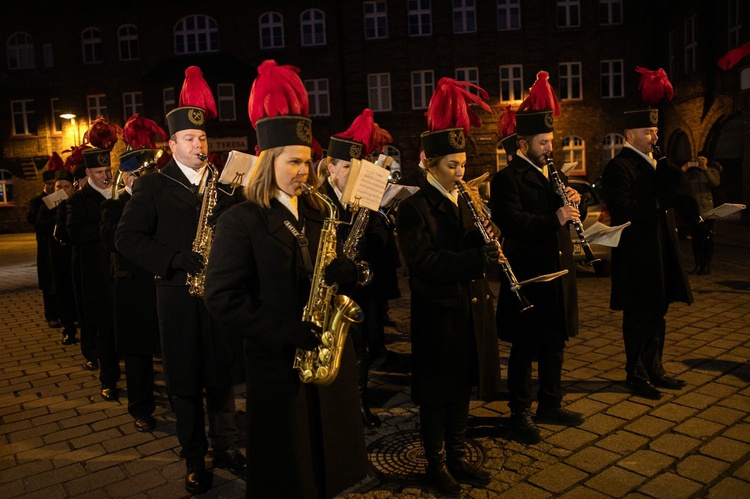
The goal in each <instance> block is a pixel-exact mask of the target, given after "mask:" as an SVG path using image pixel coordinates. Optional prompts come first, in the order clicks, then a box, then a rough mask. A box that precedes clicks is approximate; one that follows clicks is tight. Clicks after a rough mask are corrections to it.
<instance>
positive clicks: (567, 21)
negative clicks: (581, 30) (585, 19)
mask: <svg viewBox="0 0 750 499" xmlns="http://www.w3.org/2000/svg"><path fill="white" fill-rule="evenodd" d="M580 3H581V2H580V0H557V27H558V28H577V27H579V26H580V25H581V5H580Z"/></svg>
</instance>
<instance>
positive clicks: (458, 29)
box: [452, 0, 477, 35]
mask: <svg viewBox="0 0 750 499" xmlns="http://www.w3.org/2000/svg"><path fill="white" fill-rule="evenodd" d="M469 4H471V5H469ZM452 17H453V33H454V34H457V35H462V34H465V33H476V32H477V2H476V0H453V11H452ZM470 24H471V26H470Z"/></svg>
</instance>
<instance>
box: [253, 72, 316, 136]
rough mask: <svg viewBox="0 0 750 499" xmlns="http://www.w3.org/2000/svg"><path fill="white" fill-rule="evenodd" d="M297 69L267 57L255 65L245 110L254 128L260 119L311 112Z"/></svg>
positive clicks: (303, 114)
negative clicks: (281, 64) (255, 70)
mask: <svg viewBox="0 0 750 499" xmlns="http://www.w3.org/2000/svg"><path fill="white" fill-rule="evenodd" d="M297 73H299V68H297V67H295V66H289V65H286V66H279V65H278V64H276V61H274V60H273V59H269V60H266V61H263V62H262V63H261V65H260V66H258V76H257V77H256V78H255V81H254V82H253V86H252V87H251V89H250V98H249V99H248V102H247V112H248V115H249V116H250V123H252V125H253V127H254V126H255V123H256V122H257V121H258V120H259V119H261V118H272V117H274V116H279V115H287V114H296V115H302V116H307V115H308V114H309V113H310V104H309V102H308V97H307V90H306V89H305V85H304V83H302V80H301V79H300V77H299V75H298V74H297Z"/></svg>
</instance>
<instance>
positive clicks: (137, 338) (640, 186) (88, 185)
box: [27, 61, 711, 498]
mask: <svg viewBox="0 0 750 499" xmlns="http://www.w3.org/2000/svg"><path fill="white" fill-rule="evenodd" d="M297 73H298V70H297V68H294V67H292V66H282V65H278V64H277V63H276V62H274V61H265V62H264V63H263V64H261V66H259V68H258V76H257V78H256V79H255V81H254V82H253V85H252V90H251V95H250V101H249V103H248V110H249V115H250V121H251V124H252V126H253V127H254V129H255V132H256V137H257V146H256V149H255V151H256V154H257V160H256V161H255V163H254V165H253V167H252V170H251V171H250V173H249V179H248V180H247V181H246V182H244V183H237V182H232V181H229V182H224V181H222V180H221V178H220V173H221V172H220V168H218V167H217V166H216V165H215V164H214V163H213V162H212V161H211V158H212V156H211V155H210V151H208V139H207V134H206V131H207V129H208V128H209V127H207V124H208V123H209V122H210V120H211V119H212V118H214V117H215V116H216V104H215V102H214V101H213V97H212V95H211V91H210V88H209V87H208V85H207V84H206V82H205V80H204V79H203V75H202V73H201V71H200V69H199V68H197V67H190V68H188V69H187V70H186V73H185V76H186V78H185V84H184V86H183V89H182V93H181V95H180V104H179V107H178V108H176V109H174V110H173V111H171V112H170V113H169V114H168V115H167V116H166V121H167V125H168V129H169V130H168V133H166V132H164V131H163V130H162V129H160V128H159V126H158V125H157V124H156V123H155V122H153V121H151V120H149V119H147V118H144V117H142V116H138V115H134V116H133V117H131V118H130V119H128V121H127V123H125V125H124V126H123V127H122V128H121V127H119V126H117V125H115V124H113V123H109V122H107V121H106V120H105V119H103V118H100V119H97V120H96V121H95V122H94V123H93V124H92V125H91V127H90V129H89V131H88V132H87V134H86V136H85V140H84V144H82V145H81V146H78V147H74V148H71V150H68V151H64V152H65V153H69V155H68V157H67V159H66V160H65V161H64V162H63V160H62V159H61V157H60V156H59V155H57V154H53V156H52V157H51V158H50V163H49V169H48V170H47V171H45V172H44V173H43V180H44V189H43V192H42V193H40V195H39V196H37V197H36V198H34V199H33V200H32V201H31V202H30V203H29V210H28V216H27V218H28V221H29V222H30V223H32V224H33V225H34V227H35V229H36V234H37V243H38V245H37V247H38V255H37V256H38V270H39V284H40V288H41V289H42V293H43V298H44V300H43V303H44V315H45V319H46V320H47V322H48V324H49V326H50V327H54V328H62V339H61V341H62V344H63V345H65V346H66V347H73V346H75V345H79V347H80V351H81V354H82V356H83V359H84V363H83V368H84V369H87V370H90V371H92V372H96V371H98V376H99V380H100V382H101V392H100V395H101V397H102V398H103V399H104V400H107V401H117V400H119V386H118V383H120V381H121V376H122V373H121V364H122V365H123V366H124V372H125V381H126V384H127V399H128V400H127V406H128V412H129V413H130V414H131V416H132V417H133V420H134V425H135V429H136V430H137V431H141V432H150V431H153V430H154V428H155V426H156V420H155V418H154V412H155V410H156V400H155V397H154V356H160V357H161V359H162V361H163V368H164V375H165V378H166V383H167V391H168V396H169V404H170V408H171V410H172V411H173V412H174V414H175V417H176V433H177V437H178V439H179V443H180V455H181V457H182V458H184V460H185V488H186V490H187V492H189V493H192V494H200V493H203V492H206V491H207V490H209V489H210V488H211V487H212V482H213V473H212V472H211V470H210V469H207V467H206V457H207V456H209V455H210V457H211V459H212V462H213V465H214V467H220V468H225V469H227V470H229V471H230V472H231V473H233V474H235V475H237V476H240V477H242V478H244V479H245V480H246V485H247V496H248V497H284V498H287V497H288V498H304V497H310V498H324V497H326V498H328V497H333V496H335V495H337V494H338V493H340V492H342V491H343V490H345V489H347V488H349V487H351V486H353V485H354V484H356V483H357V482H359V481H360V480H362V479H363V478H364V477H365V476H366V475H367V473H368V467H369V464H368V458H367V452H366V448H365V438H364V436H365V429H370V430H374V431H376V430H377V428H378V427H380V425H381V420H380V418H379V417H378V416H377V415H376V414H373V412H372V411H371V408H370V400H369V397H368V373H369V367H370V362H371V361H372V360H373V359H374V358H377V357H378V356H381V355H383V352H385V351H386V349H385V342H384V326H385V323H386V320H387V309H388V300H390V299H394V298H397V297H398V296H399V290H398V282H397V270H396V269H397V267H398V266H399V265H400V264H401V262H404V263H405V269H403V271H402V272H404V273H405V274H406V275H408V279H409V287H410V292H411V293H410V296H411V305H410V306H411V314H410V317H411V324H410V335H411V347H412V348H411V396H412V400H413V401H414V403H415V404H416V405H417V406H418V408H419V428H420V436H421V443H422V446H423V449H424V455H425V459H426V461H427V463H426V474H425V477H424V484H425V486H426V487H427V488H428V489H430V490H432V491H433V492H437V493H438V494H440V495H443V496H448V497H459V496H460V495H461V494H462V492H463V491H464V490H465V488H464V487H465V486H466V485H468V486H471V487H478V488H483V487H486V486H487V485H489V483H490V481H491V478H492V477H491V474H490V473H489V472H488V471H487V470H484V469H481V467H479V466H477V465H476V464H475V463H472V462H471V460H469V459H467V454H466V449H465V439H466V428H467V422H468V418H469V407H470V401H471V398H472V396H474V397H476V398H478V399H481V400H497V399H499V398H503V397H507V399H508V400H509V408H510V411H511V415H510V419H509V423H507V424H509V426H510V430H511V435H512V436H513V438H515V439H517V440H519V441H521V442H523V443H526V444H535V443H538V442H540V441H541V439H542V432H541V431H540V428H539V426H538V424H539V423H545V424H553V425H563V426H578V425H581V424H582V423H583V421H584V416H583V415H582V414H580V413H577V412H574V411H572V410H569V409H567V408H565V407H564V406H563V390H562V386H561V379H562V369H563V362H564V349H565V345H566V342H567V340H568V339H569V338H571V337H573V336H575V335H576V334H577V333H578V305H577V300H578V299H577V287H576V273H575V266H574V262H573V242H572V240H571V230H570V227H571V226H575V224H580V223H581V222H580V220H581V218H582V211H583V210H584V208H585V207H581V208H579V206H578V203H579V202H580V201H581V198H580V195H579V194H578V193H577V192H576V191H575V190H574V189H572V188H570V187H568V186H565V185H564V184H563V183H561V181H560V180H559V175H558V172H557V170H556V168H557V167H556V165H555V163H554V161H553V150H552V144H553V136H554V135H553V132H554V117H555V116H557V115H559V113H560V109H559V106H558V103H557V101H556V98H555V97H554V91H552V89H551V87H550V86H549V82H548V81H547V75H546V73H545V72H543V71H542V72H540V73H539V75H538V76H537V81H536V82H535V83H534V86H533V87H532V88H531V89H530V92H529V97H528V98H527V99H526V100H525V101H524V102H523V104H521V106H519V108H518V110H516V111H512V110H511V109H510V108H508V109H506V110H505V114H504V115H503V118H502V119H501V120H500V123H501V126H500V127H499V130H498V134H499V135H500V139H501V140H502V144H503V146H504V148H505V151H506V154H507V157H508V165H507V167H505V168H503V169H502V170H500V171H499V172H497V173H496V174H495V175H494V177H493V178H492V179H491V182H490V198H489V202H488V203H487V202H483V201H482V199H481V198H480V197H479V195H478V193H477V190H476V186H472V185H471V184H467V183H466V182H465V180H467V179H464V174H465V172H466V166H467V161H470V160H471V158H470V157H467V143H468V138H469V134H470V132H471V126H472V125H474V126H476V125H478V124H479V123H480V119H479V116H478V115H477V112H479V113H480V114H481V112H482V111H484V112H488V113H491V109H490V107H489V106H488V105H487V103H486V102H485V101H486V100H487V98H488V96H487V94H486V92H484V90H482V89H481V88H479V87H477V86H476V85H473V84H470V83H467V82H460V81H456V80H453V79H451V78H443V79H441V80H440V81H439V82H438V84H437V86H436V89H435V92H434V94H433V96H432V98H431V100H430V103H429V107H428V111H427V113H426V116H427V127H426V131H425V132H424V133H423V134H422V135H421V147H422V154H421V158H420V159H419V166H418V168H415V169H414V170H413V174H412V175H406V176H405V177H404V179H403V181H407V179H408V178H411V180H410V182H411V183H413V184H415V185H416V186H418V188H419V189H418V190H416V192H415V193H414V194H413V195H411V196H410V197H408V198H406V199H405V200H403V201H401V202H400V203H399V204H398V206H397V207H393V208H391V209H390V210H387V211H386V210H383V209H381V210H378V211H370V210H368V209H367V208H364V207H359V206H357V205H356V204H355V205H354V206H353V205H352V204H350V203H347V202H344V201H343V200H342V193H343V192H344V190H345V188H346V185H347V181H348V179H349V172H350V167H351V165H352V162H353V161H360V160H370V161H373V162H376V159H377V158H378V157H379V154H380V153H381V152H382V150H383V147H384V146H385V144H387V143H388V142H390V141H391V140H392V138H391V137H390V134H388V132H387V131H386V130H384V129H382V128H380V127H379V126H378V125H377V123H375V121H374V116H373V113H372V112H371V111H370V110H369V109H365V110H364V111H363V112H362V113H361V114H360V115H359V116H358V117H357V118H356V119H355V120H354V121H353V122H352V124H351V126H350V127H349V128H348V129H347V130H345V131H343V132H341V133H338V134H335V135H334V136H333V137H331V138H330V141H329V143H328V148H327V149H326V156H325V157H320V156H321V155H320V152H319V151H320V150H321V149H320V146H319V145H318V144H317V143H316V141H315V139H314V138H313V123H312V120H311V119H310V118H309V116H308V114H309V105H308V100H307V93H306V90H305V88H304V85H303V84H302V81H301V80H300V78H299V76H298V74H297ZM667 83H668V81H667ZM647 103H648V104H650V105H655V104H657V103H658V99H657V100H654V101H651V102H647ZM622 123H623V131H624V136H625V139H626V141H625V145H624V147H623V148H622V151H621V152H620V153H619V154H618V155H617V156H616V157H615V158H614V159H613V160H611V161H610V162H609V163H608V164H607V165H606V166H605V168H604V173H603V179H604V193H603V196H604V198H605V201H606V203H607V206H608V209H609V210H610V212H611V215H612V224H613V225H615V224H617V225H619V224H623V223H626V222H630V224H631V225H630V227H628V228H627V229H626V230H624V231H623V233H622V236H621V240H620V244H619V246H617V247H616V248H613V250H612V294H611V303H610V306H611V308H613V309H615V310H622V311H623V322H622V331H623V339H624V345H625V352H626V365H625V366H624V368H625V382H626V384H627V386H628V387H629V389H630V390H631V391H632V392H633V394H634V395H635V396H640V397H646V398H650V399H658V398H660V396H661V395H662V392H661V390H662V389H670V390H677V389H680V388H682V387H683V386H685V382H684V381H682V380H680V379H678V378H675V377H672V376H670V375H669V374H668V373H666V372H665V370H664V368H663V366H662V360H661V359H662V354H663V348H664V342H665V331H666V322H665V316H666V313H667V310H668V307H669V304H670V303H672V302H675V301H683V302H687V303H690V302H692V295H691V292H690V286H689V283H688V280H687V278H686V275H685V271H684V269H683V267H682V264H681V260H680V255H679V251H678V247H677V238H676V231H675V230H674V211H678V212H679V214H680V216H681V218H682V219H683V220H685V221H688V223H689V224H690V225H691V228H692V229H693V234H694V237H704V238H710V237H711V233H710V231H709V230H708V229H707V228H706V225H705V222H703V220H702V219H701V218H700V213H699V211H698V207H697V204H696V203H695V201H694V200H693V198H692V196H691V195H690V194H689V192H688V191H686V190H685V185H686V183H685V179H684V176H683V175H682V172H681V170H680V169H679V168H677V167H675V166H674V165H672V164H670V163H669V161H668V159H667V158H664V157H663V156H662V155H661V154H660V153H659V149H658V148H657V147H656V142H657V139H658V135H657V134H658V109H657V108H656V107H644V108H643V109H635V110H632V111H629V112H626V113H625V116H624V117H623V119H622ZM118 141H122V142H123V143H124V144H125V147H122V145H121V144H120V145H119V150H120V151H121V154H115V153H114V150H115V148H116V146H117V144H118ZM157 143H165V144H166V145H165V146H164V147H161V148H160V147H157ZM380 157H381V158H382V157H383V156H382V155H381V156H380ZM416 161H417V159H416V158H415V163H416ZM114 165H117V167H116V169H115V171H114V173H115V175H114V176H113V166H114ZM57 191H64V192H65V196H59V197H58V198H57V199H60V198H64V199H62V200H61V201H59V202H57V204H56V205H55V204H52V203H49V204H48V203H45V199H44V198H45V197H47V196H50V195H52V194H54V193H55V192H57ZM573 234H575V233H573ZM580 237H581V244H588V243H587V242H586V241H585V238H584V237H583V236H582V235H581V236H580ZM350 243H351V244H350ZM345 247H348V249H345ZM540 276H542V277H544V278H540ZM488 278H497V279H499V281H500V287H499V289H500V291H499V294H498V296H494V295H493V292H492V291H491V290H490V285H489V282H488ZM529 280H532V281H537V282H533V283H528V282H527V281H529ZM347 296H348V297H349V298H346V299H345V297H347ZM338 297H341V299H338ZM332 315H335V316H336V318H335V319H333V320H330V322H329V320H328V319H329V317H330V316H332ZM321 317H323V318H324V319H323V320H322V321H321ZM329 328H332V329H336V330H337V331H339V332H340V333H342V334H339V335H337V336H334V338H335V341H334V342H333V344H331V340H330V339H329V337H328V336H327V335H326V333H327V330H328V329H329ZM329 336H330V335H329ZM498 339H500V340H503V341H507V342H510V345H511V347H510V355H509V359H508V374H507V380H505V382H503V381H502V380H501V377H500V359H499V353H498ZM331 354H333V355H331ZM311 359H312V360H311ZM309 362H313V363H314V364H316V365H318V364H320V365H322V366H324V368H320V369H317V368H313V369H308V368H306V367H304V366H307V365H308V364H307V363H309ZM534 362H536V363H537V366H538V370H537V371H538V380H537V382H536V385H537V387H538V388H537V390H536V391H535V390H534V386H535V383H534V380H533V379H532V364H533V363H534ZM300 366H302V367H300ZM241 384H244V386H245V389H246V397H247V417H246V424H247V432H246V433H247V442H246V443H245V444H242V443H240V442H238V435H239V430H238V427H237V423H236V419H235V415H236V413H237V412H236V410H235V387H237V386H238V385H241ZM503 385H505V386H507V393H505V391H504V388H503ZM475 388H476V390H475ZM204 401H205V402H204ZM534 401H536V409H535V410H534V409H533V406H534ZM206 420H207V421H208V431H206V425H205V421H206ZM498 424H501V423H500V422H499V421H498ZM240 447H245V448H246V455H243V453H242V452H241V451H240V449H239V448H240ZM209 448H210V449H211V450H210V451H209Z"/></svg>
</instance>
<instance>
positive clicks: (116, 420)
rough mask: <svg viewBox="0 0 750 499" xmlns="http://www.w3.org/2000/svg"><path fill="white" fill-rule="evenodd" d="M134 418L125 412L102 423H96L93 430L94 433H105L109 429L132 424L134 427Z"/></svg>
mask: <svg viewBox="0 0 750 499" xmlns="http://www.w3.org/2000/svg"><path fill="white" fill-rule="evenodd" d="M132 422H133V417H132V416H131V415H130V414H128V413H127V412H125V413H124V414H119V415H117V416H115V417H113V416H111V415H110V416H109V417H106V418H104V419H102V420H101V421H97V422H96V423H92V425H91V428H92V429H93V430H94V431H103V430H107V429H112V428H117V427H118V426H122V425H126V424H130V425H131V426H132Z"/></svg>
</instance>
